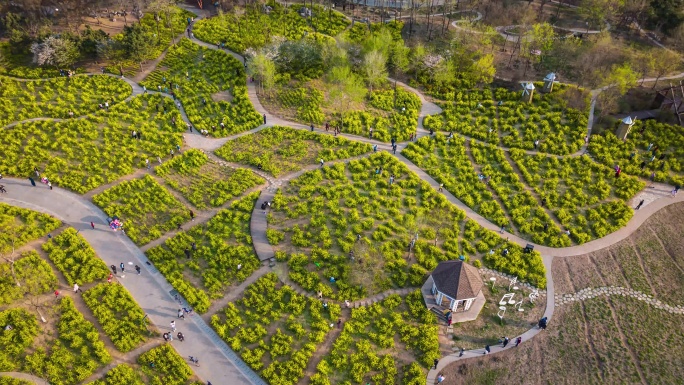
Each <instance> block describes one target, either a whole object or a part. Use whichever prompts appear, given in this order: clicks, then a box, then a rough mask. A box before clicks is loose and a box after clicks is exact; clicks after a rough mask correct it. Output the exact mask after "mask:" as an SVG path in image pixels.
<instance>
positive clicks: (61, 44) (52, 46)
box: [31, 36, 79, 67]
mask: <svg viewBox="0 0 684 385" xmlns="http://www.w3.org/2000/svg"><path fill="white" fill-rule="evenodd" d="M31 52H32V53H33V62H34V63H36V64H38V65H40V66H44V65H54V66H56V67H68V66H70V65H71V64H74V62H75V61H76V60H77V59H78V55H79V52H78V48H77V47H76V44H74V42H72V41H71V40H68V39H64V38H60V37H56V36H49V37H47V38H46V39H45V40H43V41H42V42H41V43H33V44H32V45H31Z"/></svg>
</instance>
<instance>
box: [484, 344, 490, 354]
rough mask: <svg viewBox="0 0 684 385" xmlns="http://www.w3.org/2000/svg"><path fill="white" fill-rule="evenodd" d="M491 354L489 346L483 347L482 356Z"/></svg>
mask: <svg viewBox="0 0 684 385" xmlns="http://www.w3.org/2000/svg"><path fill="white" fill-rule="evenodd" d="M491 352H492V349H490V348H489V345H485V351H484V354H488V353H491Z"/></svg>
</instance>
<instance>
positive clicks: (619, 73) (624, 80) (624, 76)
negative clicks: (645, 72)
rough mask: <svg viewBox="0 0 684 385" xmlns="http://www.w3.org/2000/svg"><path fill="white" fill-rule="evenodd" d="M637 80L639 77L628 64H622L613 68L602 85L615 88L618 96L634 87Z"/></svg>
mask: <svg viewBox="0 0 684 385" xmlns="http://www.w3.org/2000/svg"><path fill="white" fill-rule="evenodd" d="M638 80H639V76H638V75H637V73H636V72H634V70H633V69H632V67H631V66H630V65H629V63H624V64H622V65H614V66H613V68H612V69H611V71H610V73H609V74H608V76H606V77H605V80H604V85H606V86H609V87H615V89H617V91H618V93H619V94H620V95H624V94H626V93H627V91H629V89H630V88H632V87H634V86H635V85H636V83H637V81H638Z"/></svg>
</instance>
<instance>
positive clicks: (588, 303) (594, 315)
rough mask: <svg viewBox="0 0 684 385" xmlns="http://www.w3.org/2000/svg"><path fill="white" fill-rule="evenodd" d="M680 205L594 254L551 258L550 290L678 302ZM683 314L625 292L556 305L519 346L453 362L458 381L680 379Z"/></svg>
mask: <svg viewBox="0 0 684 385" xmlns="http://www.w3.org/2000/svg"><path fill="white" fill-rule="evenodd" d="M682 219H684V205H683V204H678V205H672V206H669V207H667V208H665V209H663V210H661V211H660V212H658V213H657V214H655V215H654V216H653V217H651V218H650V219H649V220H648V221H647V222H646V223H644V225H643V226H642V227H641V228H640V229H639V230H637V231H636V232H635V233H634V234H633V235H631V236H630V237H629V238H628V239H626V240H624V241H622V242H620V243H618V244H616V245H614V246H611V247H609V248H607V249H604V250H600V251H598V252H595V253H592V254H589V255H583V256H577V257H569V258H557V259H555V260H554V264H553V275H554V281H555V287H556V294H559V295H562V294H571V293H575V292H577V291H578V290H581V289H585V288H595V287H602V286H621V287H625V288H630V289H633V290H638V291H641V292H643V293H645V294H648V295H652V296H653V298H655V299H657V300H660V301H662V302H664V303H667V304H670V305H681V304H683V303H684V301H683V300H682V292H683V291H684V273H683V272H682V268H683V267H684V226H682V225H681V223H682ZM683 321H684V316H682V315H681V314H672V313H669V312H667V311H664V310H660V309H657V308H655V307H654V306H652V305H651V304H649V303H647V302H644V301H639V300H637V299H635V298H631V297H627V296H609V297H606V296H600V297H597V298H588V299H585V300H582V301H577V302H573V303H571V304H565V305H562V306H557V307H556V311H555V314H554V317H553V319H552V322H551V323H550V325H549V328H548V329H547V330H546V332H543V333H541V334H539V335H538V336H536V337H535V338H534V340H533V341H531V342H528V343H523V344H522V345H521V346H520V347H518V348H517V349H511V350H508V351H506V352H504V353H501V354H496V355H492V356H486V357H483V358H475V359H469V360H466V361H460V362H456V363H454V364H452V365H450V366H448V367H446V368H445V369H444V371H443V373H444V375H445V377H446V379H445V381H444V382H443V384H445V385H456V384H499V383H506V384H583V385H584V384H681V383H682V376H683V375H684V350H683V348H684V326H682V322H683Z"/></svg>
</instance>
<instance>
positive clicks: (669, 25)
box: [649, 0, 684, 33]
mask: <svg viewBox="0 0 684 385" xmlns="http://www.w3.org/2000/svg"><path fill="white" fill-rule="evenodd" d="M682 23H684V0H651V12H650V17H649V26H650V27H651V28H654V29H659V30H662V31H663V32H665V33H670V32H671V31H673V30H675V29H677V28H678V27H679V26H681V25H682Z"/></svg>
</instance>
